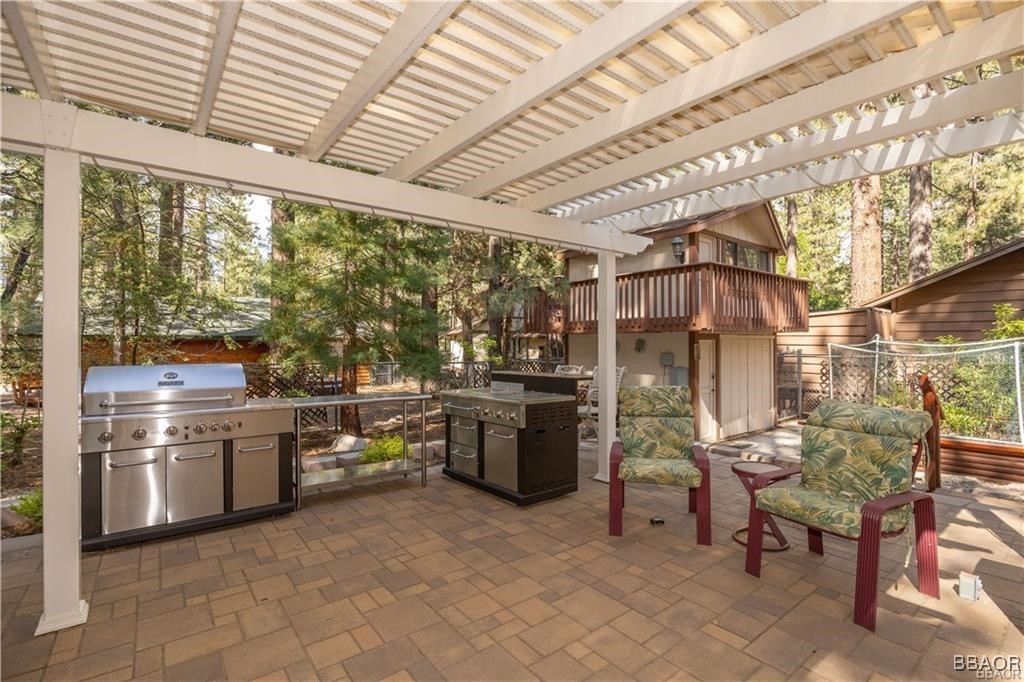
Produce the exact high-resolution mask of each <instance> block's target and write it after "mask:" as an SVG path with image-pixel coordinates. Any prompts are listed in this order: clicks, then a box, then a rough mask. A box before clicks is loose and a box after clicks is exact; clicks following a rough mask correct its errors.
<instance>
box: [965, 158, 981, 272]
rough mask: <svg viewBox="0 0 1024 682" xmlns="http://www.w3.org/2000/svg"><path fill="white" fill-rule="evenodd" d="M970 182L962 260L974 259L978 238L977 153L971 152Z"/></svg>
mask: <svg viewBox="0 0 1024 682" xmlns="http://www.w3.org/2000/svg"><path fill="white" fill-rule="evenodd" d="M969 172H970V180H969V183H968V188H969V190H970V191H969V192H968V194H967V215H966V217H965V221H964V260H968V259H970V258H974V244H975V241H976V240H977V238H978V152H971V165H970V171H969Z"/></svg>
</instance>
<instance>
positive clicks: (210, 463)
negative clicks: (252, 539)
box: [167, 441, 224, 523]
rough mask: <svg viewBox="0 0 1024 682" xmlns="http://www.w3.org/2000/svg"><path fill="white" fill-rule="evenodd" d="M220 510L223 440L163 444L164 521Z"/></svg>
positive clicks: (181, 519)
mask: <svg viewBox="0 0 1024 682" xmlns="http://www.w3.org/2000/svg"><path fill="white" fill-rule="evenodd" d="M223 513H224V443H223V442H221V441H215V442H213V443H193V444H190V445H173V446H170V447H168V448H167V522H168V523H174V522H175V521H185V520H186V519H197V518H199V517H202V516H212V515H213V514H223Z"/></svg>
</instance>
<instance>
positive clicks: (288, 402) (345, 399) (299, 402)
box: [248, 393, 432, 410]
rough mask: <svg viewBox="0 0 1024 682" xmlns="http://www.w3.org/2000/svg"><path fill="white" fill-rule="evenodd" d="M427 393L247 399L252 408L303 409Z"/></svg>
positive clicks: (424, 396) (390, 400)
mask: <svg viewBox="0 0 1024 682" xmlns="http://www.w3.org/2000/svg"><path fill="white" fill-rule="evenodd" d="M431 397H432V396H431V395H430V394H429V393H357V394H351V393H346V394H342V395H312V396H305V397H302V398H254V399H253V400H250V401H249V403H248V404H249V405H250V406H252V408H253V409H264V410H272V409H280V408H282V407H290V408H292V409H295V410H304V409H307V408H312V407H335V406H338V405H369V404H372V403H396V402H401V401H405V400H430V398H431Z"/></svg>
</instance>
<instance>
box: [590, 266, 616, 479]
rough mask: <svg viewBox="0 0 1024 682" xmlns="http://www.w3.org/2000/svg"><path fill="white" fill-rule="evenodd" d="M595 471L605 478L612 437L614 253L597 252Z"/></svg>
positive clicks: (614, 401) (614, 398)
mask: <svg viewBox="0 0 1024 682" xmlns="http://www.w3.org/2000/svg"><path fill="white" fill-rule="evenodd" d="M597 368H598V376H597V377H595V379H597V388H598V397H597V400H598V402H597V474H595V475H594V479H595V480H597V481H604V482H605V483H607V482H608V471H609V460H610V455H611V449H612V442H613V441H614V440H615V414H616V412H617V411H618V392H617V391H616V390H615V254H614V253H612V252H611V251H599V252H598V254H597Z"/></svg>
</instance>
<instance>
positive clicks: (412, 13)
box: [299, 2, 462, 161]
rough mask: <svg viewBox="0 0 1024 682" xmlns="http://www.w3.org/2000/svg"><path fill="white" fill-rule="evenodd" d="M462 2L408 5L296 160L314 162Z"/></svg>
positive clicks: (328, 112) (336, 99)
mask: <svg viewBox="0 0 1024 682" xmlns="http://www.w3.org/2000/svg"><path fill="white" fill-rule="evenodd" d="M461 4H462V3H461V2H411V3H409V4H408V5H407V6H406V8H405V9H404V10H402V13H401V14H399V15H398V18H397V19H395V23H394V24H392V26H391V28H390V29H389V30H388V32H387V33H385V34H384V37H382V38H381V39H380V42H378V43H377V44H376V45H375V46H374V48H373V51H372V52H370V54H369V56H367V58H366V60H365V61H364V62H363V63H362V64H361V65H360V67H359V69H358V70H357V71H356V72H355V74H353V76H352V78H351V79H350V80H349V81H348V83H346V84H345V87H344V88H342V90H341V92H340V93H339V94H338V96H337V97H336V98H335V100H334V101H333V102H332V103H331V106H330V107H329V108H328V109H327V111H326V112H325V113H324V115H323V117H322V118H321V119H320V121H319V122H318V123H317V124H316V127H315V128H313V132H312V133H310V135H309V137H308V138H306V141H305V142H304V143H303V145H302V148H301V149H300V150H299V156H302V157H304V158H308V159H311V160H313V161H317V160H319V159H320V158H322V157H323V155H324V154H326V153H327V151H328V150H329V149H330V148H331V147H333V146H334V143H335V142H337V141H338V139H339V138H340V137H341V136H342V135H343V134H344V133H345V131H346V130H348V127H349V126H350V125H352V123H353V122H354V121H355V120H356V119H357V118H358V117H359V116H360V115H361V114H362V113H363V109H364V108H365V107H366V105H367V104H369V103H370V102H371V101H372V100H373V98H374V97H376V96H377V94H378V93H380V91H381V90H383V89H384V87H385V86H386V85H387V84H388V83H390V82H391V79H392V78H394V77H395V74H397V73H398V72H399V71H401V70H402V69H403V68H405V66H406V62H408V61H409V59H410V58H412V56H413V55H414V54H416V52H417V51H418V50H419V49H420V47H422V46H423V43H425V42H426V41H427V38H429V37H430V36H432V35H433V34H434V32H435V31H437V29H439V28H440V27H441V24H443V23H444V22H445V21H447V19H448V17H450V16H451V15H452V13H453V12H454V11H455V10H456V9H458V7H459V5H461Z"/></svg>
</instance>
